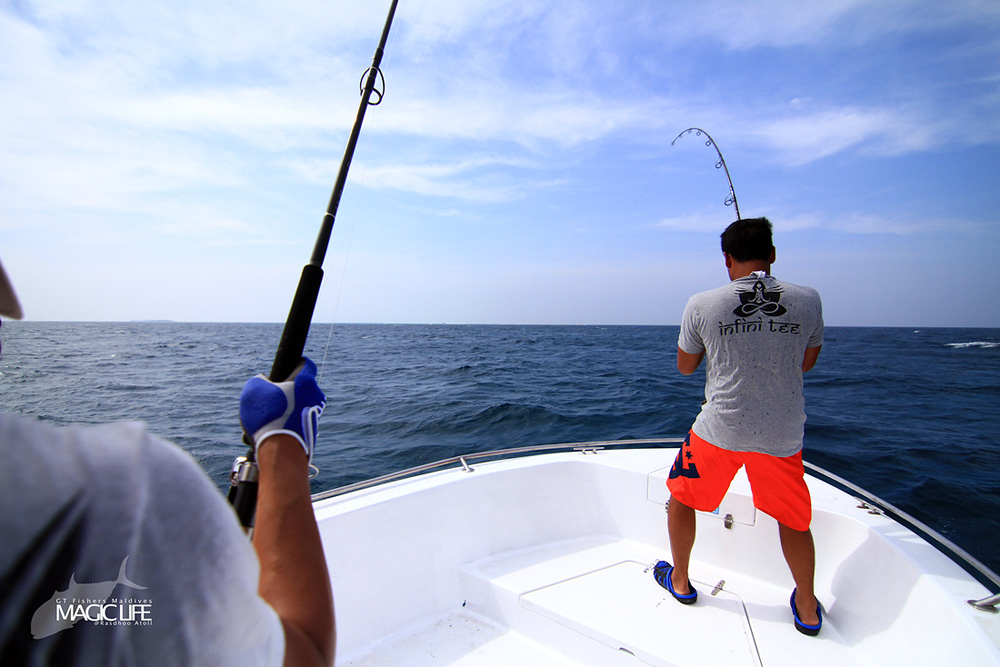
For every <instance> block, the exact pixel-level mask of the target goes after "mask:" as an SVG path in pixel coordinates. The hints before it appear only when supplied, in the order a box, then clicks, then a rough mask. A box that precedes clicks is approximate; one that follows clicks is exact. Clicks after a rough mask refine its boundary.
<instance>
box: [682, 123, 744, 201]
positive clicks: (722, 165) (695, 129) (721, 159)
mask: <svg viewBox="0 0 1000 667" xmlns="http://www.w3.org/2000/svg"><path fill="white" fill-rule="evenodd" d="M692 132H694V133H695V136H698V137H700V136H701V135H703V134H704V135H705V137H707V141H705V145H706V146H711V147H712V148H714V149H715V153H716V155H718V156H719V161H718V162H716V163H715V168H716V169H723V170H725V172H726V180H727V181H729V196H728V197H726V206H734V207H735V208H736V219H737V220H739V219H740V205H739V203H737V201H736V190H734V189H733V179H732V178H730V177H729V167H727V166H726V159H725V158H724V157H722V151H720V150H719V145H718V144H717V143H715V140H714V139H712V136H711V135H710V134H709V133H708V132H706V131H705V130H703V129H701V128H700V127H689V128H688V129H686V130H684V131H683V132H681V133H680V134H678V135H677V136H676V137H674V140H673V141H671V142H670V145H671V146H673V145H674V144H675V143H677V140H678V139H680V138H681V137H683V136H684V135H685V134H691V133H692Z"/></svg>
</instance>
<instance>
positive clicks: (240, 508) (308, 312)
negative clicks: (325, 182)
mask: <svg viewBox="0 0 1000 667" xmlns="http://www.w3.org/2000/svg"><path fill="white" fill-rule="evenodd" d="M397 2H398V0H392V5H391V6H390V7H389V15H388V16H387V17H386V19H385V26H384V27H383V28H382V37H381V39H380V40H379V43H378V48H376V49H375V56H374V57H373V58H372V64H371V67H369V68H368V69H367V70H366V71H365V73H364V74H362V75H361V104H360V105H359V107H358V115H357V117H356V118H355V119H354V127H353V128H352V129H351V135H350V137H349V138H348V140H347V148H346V149H345V150H344V158H343V160H341V162H340V171H339V172H338V174H337V181H336V183H335V184H334V186H333V194H331V195H330V203H329V204H328V205H327V207H326V214H325V215H324V216H323V223H322V224H321V225H320V229H319V235H318V236H317V237H316V245H315V246H314V247H313V252H312V256H311V257H310V259H309V263H308V264H306V265H305V267H303V269H302V275H301V276H300V277H299V284H298V287H297V288H296V290H295V297H294V298H293V299H292V306H291V308H290V309H289V311H288V319H287V320H286V321H285V328H284V330H283V331H282V332H281V340H280V342H279V343H278V349H277V351H276V352H275V355H274V362H273V363H272V365H271V372H270V374H269V375H268V378H269V379H270V380H271V381H272V382H283V381H284V380H287V379H288V378H289V377H290V376H291V374H292V373H293V372H294V371H295V367H296V366H298V364H299V361H300V360H301V359H302V353H303V352H304V351H305V347H306V338H307V337H308V335H309V326H310V325H311V324H312V316H313V311H315V309H316V299H317V298H318V297H319V288H320V284H321V283H322V281H323V260H324V259H325V258H326V250H327V247H328V246H329V244H330V235H331V233H332V232H333V225H334V222H335V221H336V217H337V209H338V208H339V207H340V198H341V195H343V193H344V185H345V184H346V183H347V172H348V170H349V169H350V168H351V160H353V159H354V149H355V147H356V146H357V143H358V136H359V135H360V134H361V124H362V123H363V122H364V119H365V111H366V110H367V109H368V107H369V106H377V105H378V104H380V103H381V102H382V95H383V93H384V91H385V79H384V78H383V76H382V70H381V69H379V65H381V63H382V55H383V53H384V52H385V43H386V40H387V39H388V38H389V28H390V27H391V26H392V18H393V16H394V15H395V13H396V3H397ZM377 81H381V82H382V89H381V90H378V89H377V88H376V87H375V85H376V82H377ZM373 94H375V96H376V97H375V101H374V102H373V101H372V95H373ZM244 441H245V442H246V438H244ZM247 444H251V443H249V442H247ZM257 478H258V474H257V463H256V461H255V460H254V448H253V446H252V444H251V446H250V450H249V451H248V452H247V453H246V455H244V456H240V457H237V459H236V461H234V462H233V468H232V471H231V472H230V476H229V481H230V488H229V501H230V502H231V503H232V505H233V508H234V509H235V510H236V514H237V515H238V516H239V519H240V523H241V524H242V525H243V527H244V529H246V530H247V532H250V531H252V530H253V524H254V516H255V515H256V512H257Z"/></svg>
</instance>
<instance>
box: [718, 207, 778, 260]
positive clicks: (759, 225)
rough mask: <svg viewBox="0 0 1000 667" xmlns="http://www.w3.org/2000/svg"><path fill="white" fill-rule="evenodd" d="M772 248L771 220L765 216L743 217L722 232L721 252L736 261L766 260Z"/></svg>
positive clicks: (769, 256)
mask: <svg viewBox="0 0 1000 667" xmlns="http://www.w3.org/2000/svg"><path fill="white" fill-rule="evenodd" d="M772 250H774V242H773V241H772V239H771V221H770V220H768V219H767V218H744V219H743V220H737V221H736V222H734V223H733V224H731V225H729V226H728V227H726V231H724V232H722V252H724V253H726V254H727V255H729V256H730V257H732V258H733V259H735V260H736V261H737V262H749V261H751V260H764V261H767V260H769V259H770V258H771V251H772Z"/></svg>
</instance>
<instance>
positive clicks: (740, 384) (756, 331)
mask: <svg viewBox="0 0 1000 667" xmlns="http://www.w3.org/2000/svg"><path fill="white" fill-rule="evenodd" d="M822 344H823V307H822V304H821V302H820V298H819V293H818V292H816V290H814V289H812V288H811V287H801V286H799V285H793V284H791V283H787V282H783V281H780V280H778V279H776V278H774V277H773V276H764V275H763V274H762V273H760V272H755V273H753V274H751V275H749V276H747V277H745V278H740V279H738V280H734V281H732V282H731V283H729V284H728V285H723V286H722V287H718V288H716V289H713V290H709V291H707V292H701V293H699V294H695V295H694V296H693V297H691V299H690V300H689V301H688V303H687V306H686V307H685V308H684V316H683V319H682V321H681V333H680V337H679V338H678V341H677V345H678V347H680V349H682V350H684V351H685V352H687V353H689V354H699V353H701V352H703V351H704V352H705V401H706V402H705V404H704V405H703V406H702V408H701V413H700V414H699V415H698V417H697V419H696V420H695V422H694V426H693V430H694V432H695V434H696V435H698V437H700V438H702V439H703V440H706V441H708V442H710V443H712V444H713V445H715V446H716V447H721V448H723V449H729V450H733V451H753V452H763V453H765V454H771V455H772V456H791V455H792V454H795V453H796V452H798V451H799V450H801V449H802V436H803V432H804V429H805V421H806V413H805V400H804V398H803V396H802V361H803V358H804V357H805V351H806V348H811V347H819V346H820V345H822Z"/></svg>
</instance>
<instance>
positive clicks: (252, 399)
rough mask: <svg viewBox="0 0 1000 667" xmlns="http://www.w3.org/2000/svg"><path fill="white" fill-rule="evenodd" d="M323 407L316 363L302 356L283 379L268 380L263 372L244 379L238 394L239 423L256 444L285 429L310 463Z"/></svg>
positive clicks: (324, 402) (324, 405)
mask: <svg viewBox="0 0 1000 667" xmlns="http://www.w3.org/2000/svg"><path fill="white" fill-rule="evenodd" d="M324 407H326V396H324V395H323V391H322V390H321V389H320V388H319V386H318V385H317V384H316V364H314V363H313V362H312V361H310V360H309V359H307V358H305V357H303V358H302V361H301V362H300V363H299V365H298V366H297V367H296V368H295V372H294V373H292V376H291V377H290V378H288V379H287V380H285V381H284V382H271V381H270V380H268V379H267V378H266V377H265V376H264V375H255V376H254V377H252V378H250V379H249V380H247V383H246V384H245V385H244V386H243V393H242V394H240V423H241V424H243V430H244V431H246V433H247V435H249V436H250V439H251V440H253V443H254V447H255V448H256V447H259V446H260V443H262V442H263V441H264V440H265V439H266V438H267V437H268V436H271V435H274V434H276V433H287V434H288V435H291V436H293V437H294V438H295V439H296V440H298V441H299V442H300V443H302V447H303V448H304V449H305V450H306V456H307V457H308V458H309V462H310V463H312V454H313V447H315V446H316V434H317V432H318V431H319V416H320V415H321V414H323V408H324Z"/></svg>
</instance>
